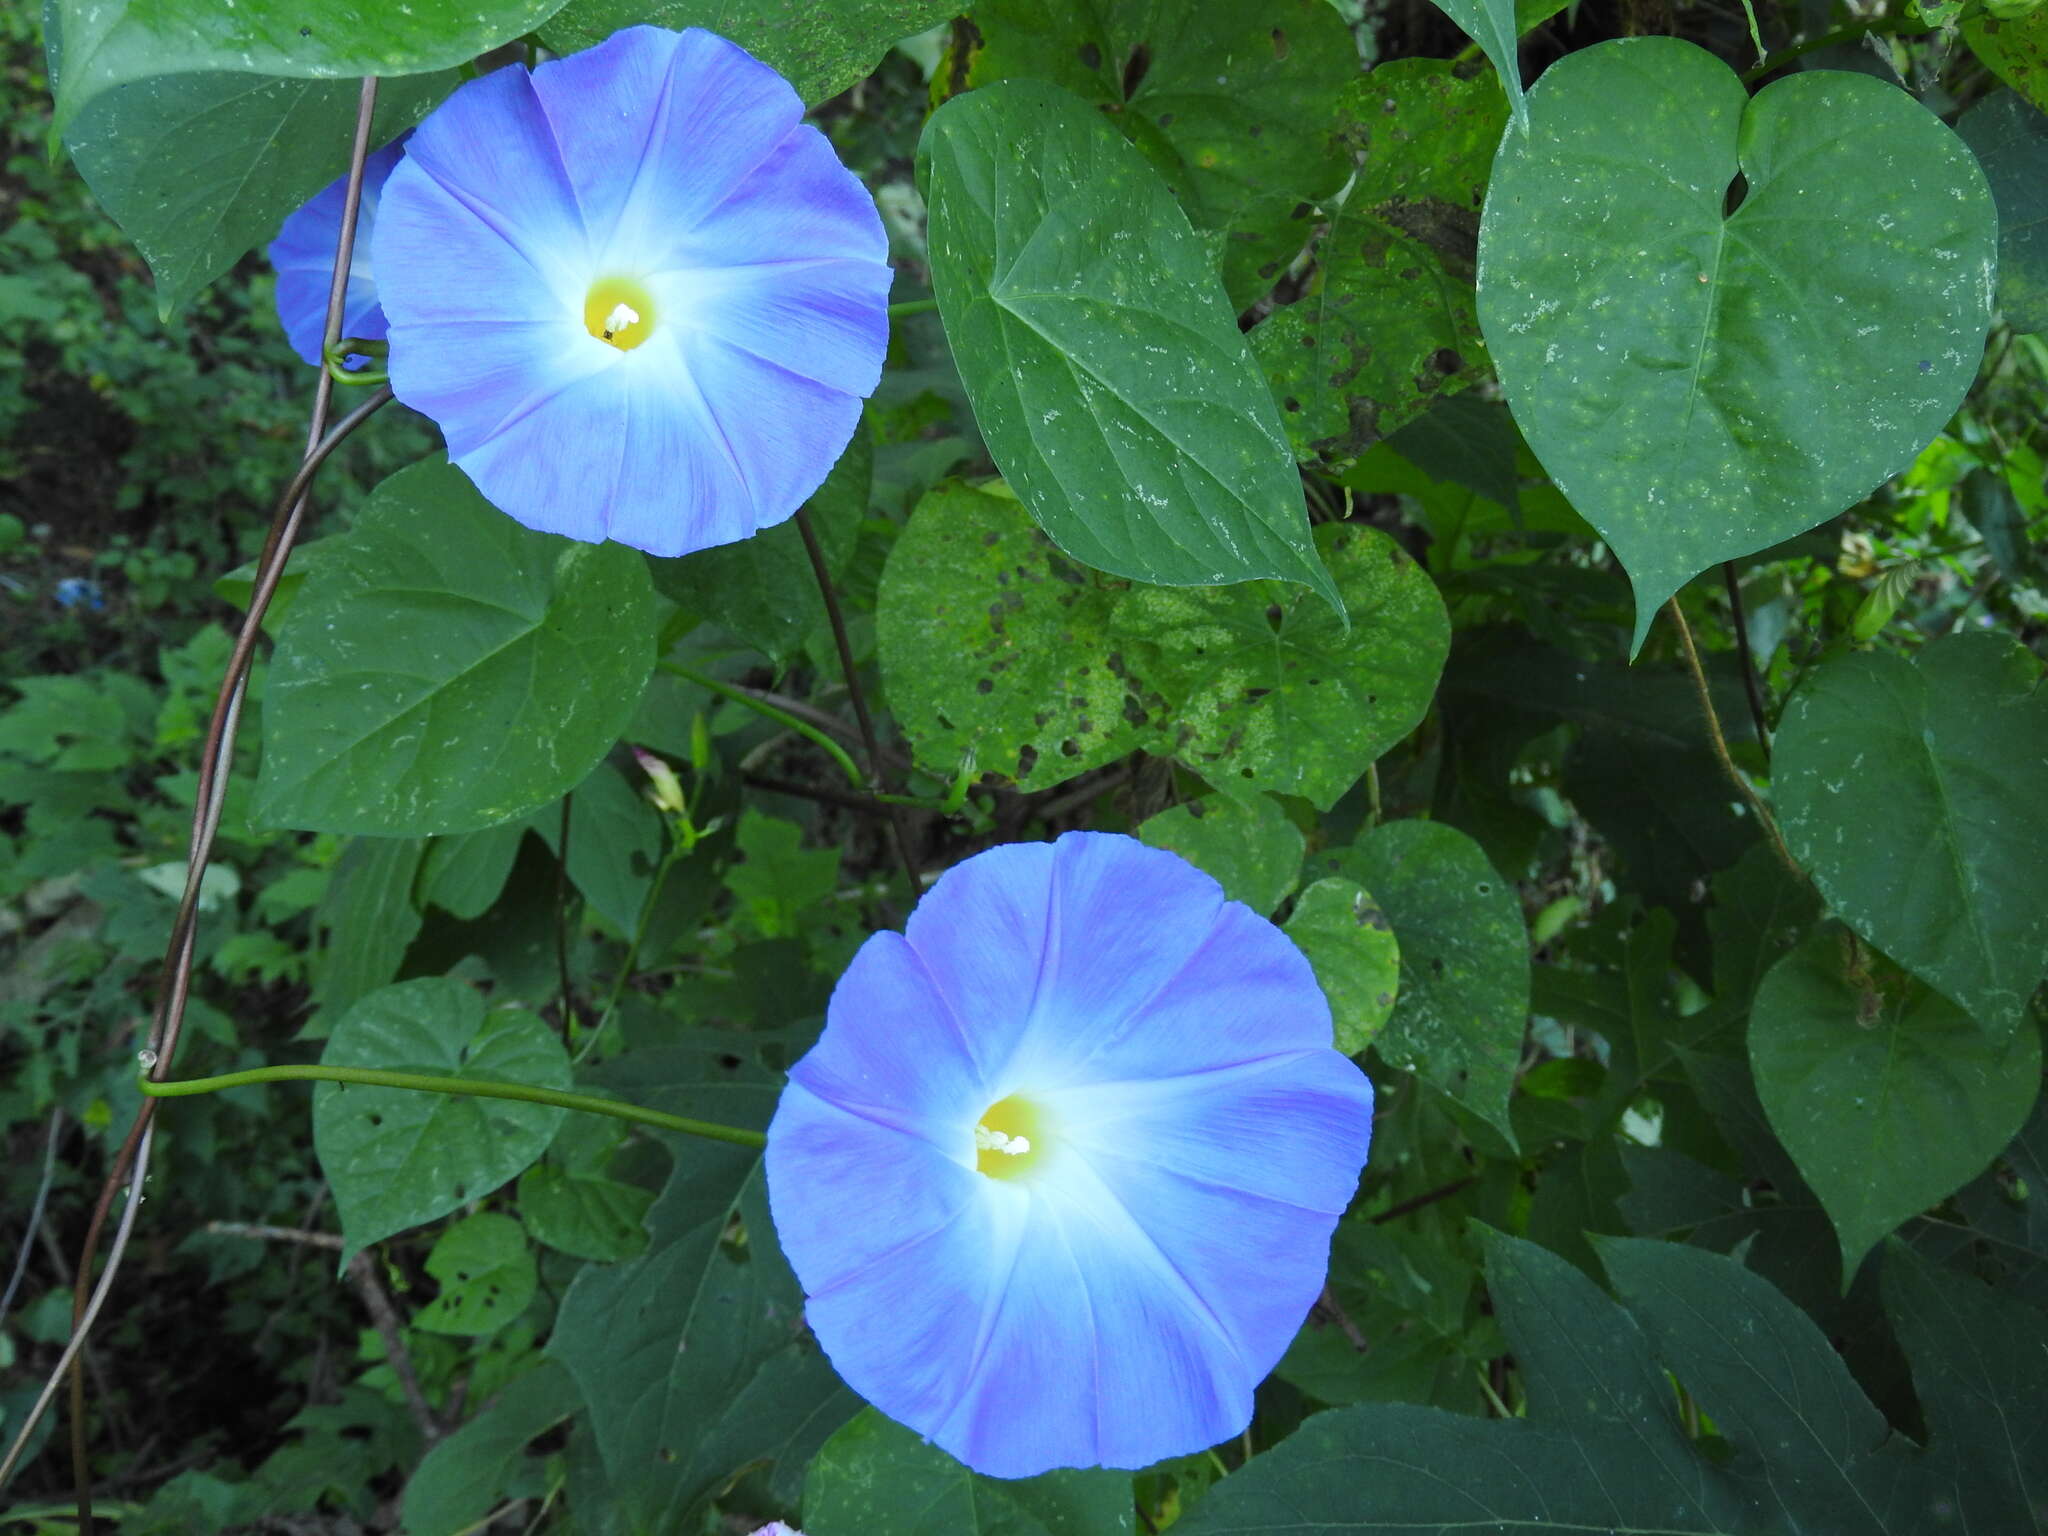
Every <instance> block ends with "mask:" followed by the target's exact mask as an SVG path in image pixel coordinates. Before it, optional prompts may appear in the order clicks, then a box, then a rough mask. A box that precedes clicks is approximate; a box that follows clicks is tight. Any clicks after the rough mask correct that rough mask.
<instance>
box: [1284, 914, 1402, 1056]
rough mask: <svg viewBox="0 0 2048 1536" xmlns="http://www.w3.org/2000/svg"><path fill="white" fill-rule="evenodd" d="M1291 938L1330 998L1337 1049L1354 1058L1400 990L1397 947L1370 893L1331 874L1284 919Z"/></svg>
mask: <svg viewBox="0 0 2048 1536" xmlns="http://www.w3.org/2000/svg"><path fill="white" fill-rule="evenodd" d="M1287 937H1288V938H1290V939H1292V940H1294V942H1295V944H1296V945H1297V946H1299V948H1300V950H1301V952H1302V953H1303V954H1304V955H1307V956H1308V963H1309V964H1310V965H1312V966H1314V967H1315V972H1316V980H1317V981H1319V982H1321V983H1322V987H1323V995H1324V996H1325V997H1327V998H1328V999H1329V1000H1330V1020H1331V1023H1332V1024H1333V1025H1334V1026H1335V1029H1336V1036H1337V1049H1338V1050H1340V1051H1342V1052H1343V1053H1344V1054H1345V1055H1346V1056H1356V1055H1357V1054H1358V1053H1359V1052H1360V1051H1362V1050H1364V1049H1365V1048H1366V1047H1367V1046H1368V1045H1370V1044H1372V1041H1373V1037H1374V1036H1375V1035H1377V1034H1378V1033H1379V1032H1380V1029H1381V1028H1382V1026H1384V1025H1385V1024H1386V1022H1387V1020H1388V1018H1389V1017H1390V1016H1391V1015H1392V1014H1393V1011H1394V999H1395V997H1396V996H1397V995H1398V994H1399V993H1400V990H1401V944H1400V941H1399V940H1398V939H1396V938H1395V937H1394V927H1393V924H1392V923H1390V922H1388V921H1387V914H1386V913H1384V912H1382V911H1381V910H1380V905H1379V903H1378V902H1376V901H1374V900H1373V899H1372V894H1371V893H1370V892H1369V891H1367V890H1366V888H1365V887H1364V886H1362V885H1360V884H1359V883H1358V882H1357V881H1355V880H1345V879H1342V878H1340V877H1338V876H1334V875H1332V876H1329V877H1326V878H1324V879H1321V880H1318V881H1317V882H1316V883H1315V884H1314V885H1311V886H1310V887H1309V888H1308V889H1307V890H1305V891H1303V892H1302V893H1301V898H1300V899H1299V900H1298V901H1296V902H1295V904H1294V911H1293V912H1292V913H1290V914H1289V915H1288V918H1287Z"/></svg>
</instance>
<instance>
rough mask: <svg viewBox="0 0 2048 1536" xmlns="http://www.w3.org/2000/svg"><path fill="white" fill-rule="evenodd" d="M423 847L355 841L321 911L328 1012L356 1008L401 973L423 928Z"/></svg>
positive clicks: (321, 994)
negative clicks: (417, 893) (416, 897)
mask: <svg viewBox="0 0 2048 1536" xmlns="http://www.w3.org/2000/svg"><path fill="white" fill-rule="evenodd" d="M419 870H420V844H419V843H418V842H417V841H416V840H414V839H412V838H388V837H358V838H351V839H350V840H349V844H348V846H347V847H346V848H344V849H343V850H342V853H341V858H340V860H339V861H337V862H336V864H335V866H334V872H333V874H332V875H330V876H329V877H328V882H327V893H326V895H324V896H323V897H322V898H321V899H320V905H319V907H318V908H317V909H316V910H315V911H314V913H313V931H314V932H315V933H316V934H318V935H320V938H321V944H320V959H319V963H318V964H317V965H316V966H315V968H314V971H313V1002H314V1005H315V1006H316V1007H318V1008H320V1009H323V1010H338V1009H343V1008H348V1007H351V1006H353V1005H354V1003H355V1001H356V1000H357V999H358V998H360V997H362V996H364V995H365V994H366V993H369V992H373V991H375V990H376V989H377V988H378V987H381V986H383V985H384V984H385V983H386V982H387V981H390V980H391V979H392V978H394V977H395V976H397V975H398V968H399V967H400V966H401V965H403V964H404V963H405V952H406V949H407V948H408V947H409V946H410V945H411V944H412V941H413V939H414V938H416V937H417V936H418V934H419V931H420V914H419V909H418V908H417V907H415V906H414V905H413V899H412V889H413V882H414V880H415V879H416V878H417V877H418V875H419Z"/></svg>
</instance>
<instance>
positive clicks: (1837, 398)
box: [1479, 37, 1998, 646]
mask: <svg viewBox="0 0 2048 1536" xmlns="http://www.w3.org/2000/svg"><path fill="white" fill-rule="evenodd" d="M1529 110H1530V123H1531V131H1530V133H1529V134H1528V135H1527V136H1526V137H1525V136H1523V135H1521V134H1509V135H1508V136H1507V138H1506V139H1505V140H1504V141H1503V142H1502V144H1501V150H1500V156H1499V158H1498V159H1497V160H1496V161H1495V162H1494V170H1493V181H1492V184H1491V186H1490V187H1489V188H1488V190H1487V194H1486V210H1485V213H1484V216H1483V218H1482V220H1481V223H1480V230H1479V321H1480V325H1481V327H1482V328H1483V330H1484V331H1485V334H1486V344H1487V346H1488V347H1489V348H1490V349H1491V351H1492V353H1493V358H1494V362H1495V364H1496V365H1497V366H1498V369H1499V372H1500V378H1501V384H1502V387H1503V388H1504V389H1505V390H1506V392H1507V397H1508V403H1509V404H1510V405H1511V406H1512V407H1513V408H1514V413H1515V419H1516V421H1518V422H1519V423H1520V424H1521V427H1522V431H1523V433H1524V435H1525V436H1526V437H1527V438H1528V441H1529V446H1530V447H1531V448H1532V449H1534V450H1535V452H1536V455H1537V457H1538V458H1539V459H1541V460H1542V461H1543V466H1544V468H1546V469H1547V470H1549V471H1550V473H1551V475H1552V477H1553V478H1554V479H1555V480H1556V481H1557V484H1558V486H1559V488H1560V489H1562V490H1563V491H1564V493H1565V494H1566V495H1567V496H1569V497H1570V498H1571V500H1572V504H1573V505H1574V506H1576V507H1577V508H1578V509H1579V511H1580V512H1581V513H1583V514H1584V515H1585V518H1586V520H1587V521H1588V522H1590V523H1591V524H1592V525H1593V526H1594V527H1595V528H1597V529H1598V530H1599V531H1600V534H1601V536H1602V537H1603V538H1605V539H1606V540H1607V542H1608V543H1609V544H1610V545H1611V546H1612V547H1613V549H1614V552H1615V553H1616V554H1617V555H1618V556H1619V557H1620V559H1621V562H1622V564H1623V565H1624V566H1626V567H1627V569H1628V573H1629V577H1630V579H1631V580H1632V581H1633V582H1634V584H1635V592H1636V634H1635V643H1636V645H1638V646H1640V645H1641V644H1642V638H1643V635H1644V634H1645V633H1646V632H1647V631H1648V629H1649V625H1650V621H1651V619H1652V618H1653V617H1654V616H1655V614H1656V610H1657V608H1658V607H1659V605H1661V604H1662V603H1663V601H1664V600H1665V599H1666V598H1667V597H1669V596H1671V594H1672V593H1674V592H1676V591H1677V590H1678V589H1679V588H1680V587H1681V586H1683V585H1684V584H1685V583H1686V582H1687V581H1689V580H1690V579H1691V578H1692V577H1693V576H1695V575H1697V574H1698V573H1699V572H1700V571H1703V570H1705V569H1706V568H1707V567H1709V566H1711V565H1714V564H1716V563H1718V562H1720V561H1722V560H1728V559H1732V558H1734V557H1735V556H1738V555H1745V554H1749V553H1751V552H1752V551H1755V550H1759V549H1763V548H1766V547H1767V546H1769V545H1772V544H1776V543H1779V542H1781V541H1783V540H1785V539H1788V538H1790V537H1792V536H1793V535H1794V534H1797V533H1799V532H1801V531H1803V530H1805V529H1807V528H1811V527H1813V526H1814V525H1815V524H1817V523H1819V522H1822V521H1824V520H1825V519H1827V518H1829V517H1832V516H1834V515H1835V514H1836V513H1837V512H1840V511H1841V510H1842V509H1843V508H1844V507H1847V506H1849V505H1850V504H1852V503H1853V502H1855V501H1856V500H1857V499H1858V498H1860V497H1862V496H1863V495H1865V494H1866V493H1868V492H1869V491H1870V490H1871V489H1872V488H1873V487H1875V486H1877V485H1878V484H1880V483H1882V482H1883V481H1884V480H1885V479H1886V478H1887V477H1888V476H1890V475H1892V474H1894V473H1896V472H1897V471H1899V470H1901V469H1904V468H1905V467H1906V466H1907V465H1908V464H1910V463H1911V462H1912V461H1913V458H1914V456H1915V455H1916V454H1917V453H1918V452H1919V450H1920V449H1921V448H1922V447H1924V446H1925V445H1926V444H1927V443H1928V442H1929V441H1930V440H1932V439H1933V437H1934V436H1935V434H1936V433H1938V432H1939V431H1940V430H1941V428H1942V426H1943V424H1944V423H1946V422H1947V420H1948V418H1949V417H1950V415H1951V414H1953V413H1954V411H1955V409H1956V406H1957V405H1958V404H1959V403H1960V402H1961V401H1962V398H1963V394H1964V391H1965V390H1967V389H1968V388H1969V385H1970V381H1971V380H1972V379H1973V378H1974V377H1975V376H1976V372H1977V364H1978V360H1979V359H1980V357H1981V356H1982V353H1983V342H1984V334H1985V330H1986V328H1987V326H1988V324H1989V320H1990V310H1991V290H1992V282H1993V277H1994V275H1995V272H1996V269H1997V263H1996V245H1997V240H1998V222H1997V214H1996V211H1995V209H1994V208H1993V205H1992V201H1991V192H1990V189H1989V188H1988V187H1987V186H1986V185H1985V181H1984V175H1983V172H1982V171H1980V170H1979V169H1978V167H1977V162H1976V160H1975V159H1974V158H1973V157H1972V156H1971V154H1970V152H1969V150H1968V149H1967V148H1965V147H1964V145H1963V143H1962V141H1961V140H1959V139H1958V138H1957V137H1956V136H1955V134H1954V133H1952V132H1951V131H1950V130H1949V129H1947V128H1946V127H1944V126H1943V125H1942V123H1941V121H1940V120H1939V119H1938V118H1936V117H1935V116H1934V115H1933V114H1932V113H1930V112H1928V111H1927V110H1926V109H1925V108H1924V107H1922V106H1920V105H1919V104H1918V103H1917V102H1915V101H1914V100H1913V98H1912V97H1910V96H1908V95H1906V94H1905V93H1904V92H1903V91H1900V90H1899V89H1897V88H1896V87H1895V86H1892V85H1888V84H1886V83H1885V82H1883V81H1880V80H1877V79H1875V78H1873V77H1872V76H1869V75H1858V74H1844V73H1838V72H1832V71H1824V70H1816V71H1811V72H1808V73H1805V74H1798V75H1793V76H1790V77H1788V78H1786V79H1783V80H1779V81H1777V82H1776V83H1775V84H1772V85H1769V86H1766V87H1765V88H1764V89H1763V90H1762V91H1761V92H1759V93H1758V94H1757V96H1756V98H1755V99H1754V100H1751V99H1750V98H1749V97H1748V96H1747V95H1746V94H1745V93H1744V91H1743V87H1742V82H1741V81H1740V80H1739V79H1737V78H1736V76H1735V74H1734V72H1733V71H1731V70H1730V69H1729V68H1728V66H1727V65H1725V64H1723V63H1721V62H1720V61H1719V60H1718V59H1716V58H1714V57H1713V55H1711V54H1709V53H1707V52H1705V51H1704V50H1702V49H1700V48H1696V47H1694V46H1693V45H1692V44H1690V43H1685V42H1680V41H1678V40H1676V39H1673V38H1662V37H1645V38H1627V39H1622V40H1619V41H1614V42H1607V43H1601V44H1599V45H1597V46H1595V47H1592V48H1586V49H1582V50H1581V51H1579V52H1577V53H1572V54H1567V55H1566V56H1565V57H1564V58H1563V59H1560V60H1559V61H1558V62H1557V63H1556V64H1554V65H1552V66H1551V67H1550V69H1549V70H1548V71H1547V72H1546V73H1545V74H1544V76H1543V78H1542V79H1541V80H1540V81H1538V82H1537V84H1536V86H1535V88H1534V89H1533V90H1532V91H1531V92H1530V93H1529ZM1934 187H1938V188H1940V189H1941V190H1942V193H1943V195H1942V196H1938V197H1935V196H1928V195H1927V194H1926V192H1925V191H1924V190H1923V189H1926V188H1934ZM1738 199H1739V201H1738ZM1731 204H1733V205H1734V207H1733V211H1732V212H1730V211H1728V210H1729V208H1730V205H1731Z"/></svg>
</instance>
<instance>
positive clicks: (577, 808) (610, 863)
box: [527, 763, 663, 937]
mask: <svg viewBox="0 0 2048 1536" xmlns="http://www.w3.org/2000/svg"><path fill="white" fill-rule="evenodd" d="M527 825H528V826H530V827H531V828H532V829H533V830H534V831H535V832H538V833H539V834H540V836H541V840H542V841H543V842H545V843H546V844H547V845H548V851H549V852H551V853H553V854H555V855H556V856H557V857H559V856H560V854H561V841H562V808H561V806H560V805H559V804H556V805H550V806H545V807H543V808H542V809H540V810H538V811H536V812H534V814H533V819H532V820H531V821H529V822H528V823H527ZM662 838H663V834H662V830H661V816H660V813H659V812H657V811H656V810H655V809H654V807H653V806H652V805H650V804H649V803H648V802H647V801H646V800H644V799H643V798H641V797H640V796H639V795H637V794H635V793H634V792H633V788H632V786H631V785H629V784H628V783H627V782H626V778H625V775H624V774H622V773H620V772H619V770H618V769H616V768H614V767H612V766H611V764H609V763H599V764H598V765H597V766H596V767H595V768H593V769H592V770H591V771H590V777H589V778H587V779H585V780H584V781H583V782H582V783H581V784H579V785H577V786H576V789H575V791H574V793H573V794H572V795H571V797H570V800H569V878H570V880H571V881H573V882H574V883H575V886H576V889H577V890H578V891H581V892H582V893H583V899H584V900H585V901H587V902H589V903H590V905H591V907H592V908H593V909H594V910H595V911H596V912H597V914H598V915H599V916H600V917H602V918H603V919H604V920H605V921H606V922H608V923H610V924H611V925H612V927H614V928H616V929H617V930H618V931H619V932H620V933H622V934H625V935H627V936H628V937H630V936H631V935H632V934H633V932H634V931H635V929H636V928H638V926H639V923H640V909H641V908H642V907H643V906H645V905H646V902H647V892H648V891H649V889H650V888H652V886H653V884H654V870H655V866H656V865H657V864H658V863H660V861H661V847H662Z"/></svg>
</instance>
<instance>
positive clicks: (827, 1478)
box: [804, 1408, 1136, 1536]
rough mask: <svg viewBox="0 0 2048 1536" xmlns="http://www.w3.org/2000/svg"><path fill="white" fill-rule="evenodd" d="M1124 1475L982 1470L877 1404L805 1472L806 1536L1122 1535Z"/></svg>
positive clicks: (1127, 1510) (1126, 1519)
mask: <svg viewBox="0 0 2048 1536" xmlns="http://www.w3.org/2000/svg"><path fill="white" fill-rule="evenodd" d="M1135 1508H1136V1506H1135V1505H1134V1504H1133V1503H1132V1502H1131V1474H1130V1473H1128V1472H1115V1471H1107V1470H1099V1469H1098V1470H1090V1471H1079V1472H1075V1471H1066V1472H1047V1473H1045V1474H1043V1475H1042V1476H1039V1477H1026V1478H1017V1479H1013V1480H1006V1479H999V1478H993V1477H983V1476H981V1475H980V1474H979V1473H977V1472H970V1471H969V1470H968V1469H967V1468H966V1467H964V1466H962V1465H961V1464H960V1463H959V1462H957V1461H955V1460H954V1459H953V1458H952V1457H951V1456H948V1455H947V1454H946V1453H945V1452H944V1451H942V1450H940V1449H939V1448H938V1447H937V1446H935V1445H932V1444H929V1443H928V1442H926V1441H925V1440H922V1439H920V1438H919V1437H918V1435H917V1434H916V1433H915V1432H914V1431H912V1430H908V1429H905V1428H904V1427H903V1426H902V1425H900V1424H897V1423H893V1422H892V1421H890V1420H888V1419H885V1418H883V1417H882V1415H881V1414H879V1413H877V1412H876V1411H875V1410H874V1409H872V1408H868V1409H864V1410H862V1412H861V1413H860V1414H859V1416H858V1417H856V1418H854V1419H853V1420H852V1421H851V1422H849V1423H847V1424H845V1425H844V1426H842V1427H841V1428H840V1430H839V1432H838V1433H837V1434H835V1435H834V1436H833V1437H832V1438H831V1439H830V1440H828V1441H826V1442H825V1448H824V1449H823V1450H821V1451H819V1452H818V1458H817V1460H816V1461H814V1462H812V1463H811V1470H810V1475H809V1476H808V1477H807V1478H806V1479H805V1480H804V1530H805V1532H806V1536H877V1533H878V1532H882V1531H887V1532H888V1533H889V1536H1124V1533H1126V1532H1130V1531H1133V1530H1134V1529H1135V1528H1136V1521H1135V1518H1134V1511H1135Z"/></svg>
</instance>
